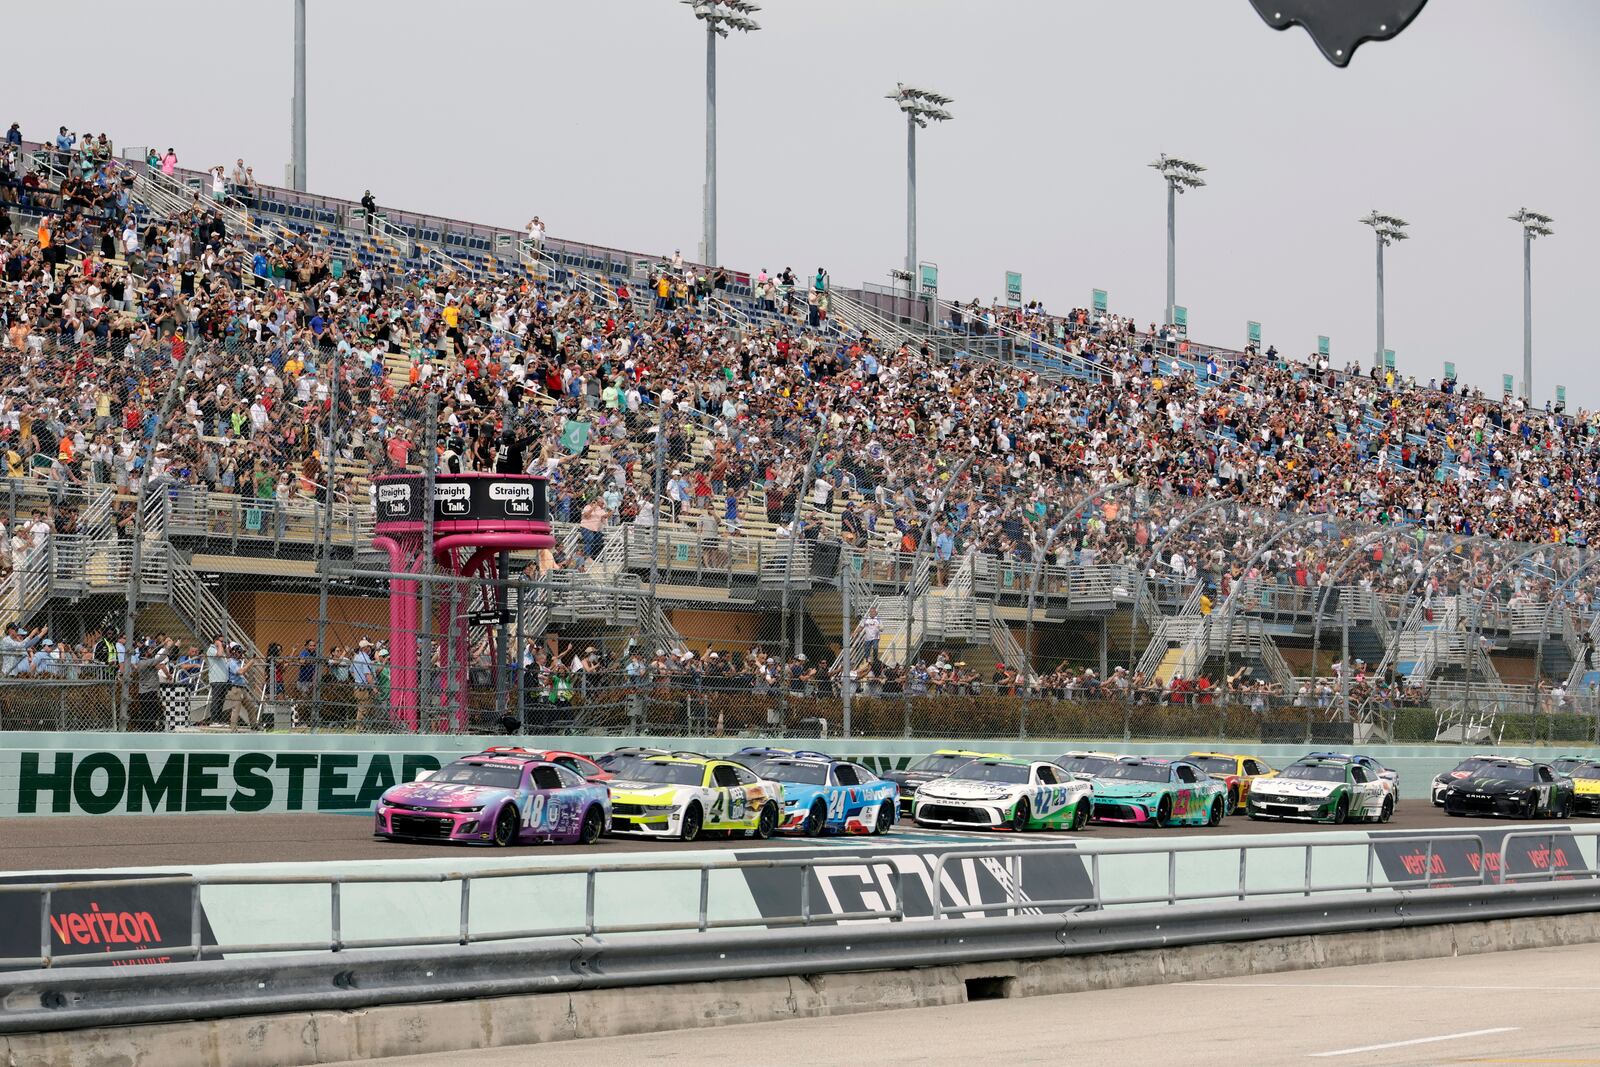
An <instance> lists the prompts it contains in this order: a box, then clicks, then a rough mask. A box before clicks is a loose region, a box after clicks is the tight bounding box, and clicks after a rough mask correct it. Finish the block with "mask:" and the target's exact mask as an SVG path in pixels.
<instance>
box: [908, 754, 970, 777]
mask: <svg viewBox="0 0 1600 1067" xmlns="http://www.w3.org/2000/svg"><path fill="white" fill-rule="evenodd" d="M971 762H972V757H971V756H956V755H952V754H950V753H948V752H945V753H940V752H935V753H934V754H933V755H931V756H923V757H922V758H921V759H919V760H917V762H915V763H913V764H912V765H911V766H910V767H909V768H908V769H909V770H912V771H935V772H937V773H939V774H949V773H950V772H951V771H953V770H955V769H956V768H957V767H961V766H964V765H965V764H968V763H971Z"/></svg>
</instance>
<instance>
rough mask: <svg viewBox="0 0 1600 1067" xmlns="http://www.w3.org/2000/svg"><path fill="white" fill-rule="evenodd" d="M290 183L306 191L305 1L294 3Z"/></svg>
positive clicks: (294, 187) (299, 0)
mask: <svg viewBox="0 0 1600 1067" xmlns="http://www.w3.org/2000/svg"><path fill="white" fill-rule="evenodd" d="M289 126H290V130H289V154H290V157H291V161H290V163H289V167H290V169H291V170H292V171H293V173H292V174H290V175H289V184H290V186H291V187H292V188H293V189H294V190H295V191H296V192H301V193H303V192H305V191H306V0H294V103H293V108H292V110H291V113H290V116H289Z"/></svg>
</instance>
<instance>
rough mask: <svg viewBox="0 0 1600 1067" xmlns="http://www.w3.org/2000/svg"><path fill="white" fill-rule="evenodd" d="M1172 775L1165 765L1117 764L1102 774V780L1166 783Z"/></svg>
mask: <svg viewBox="0 0 1600 1067" xmlns="http://www.w3.org/2000/svg"><path fill="white" fill-rule="evenodd" d="M1171 774H1172V771H1171V769H1170V768H1168V767H1167V766H1166V764H1164V763H1117V764H1113V765H1112V766H1110V767H1107V768H1106V769H1105V770H1103V771H1101V772H1100V777H1101V778H1131V779H1132V780H1133V781H1135V782H1165V781H1166V780H1167V779H1168V777H1169V776H1170V775H1171Z"/></svg>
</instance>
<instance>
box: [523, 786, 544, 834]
mask: <svg viewBox="0 0 1600 1067" xmlns="http://www.w3.org/2000/svg"><path fill="white" fill-rule="evenodd" d="M544 814H545V796H544V794H543V793H535V794H534V795H533V796H531V797H529V798H528V802H527V803H526V804H524V805H523V806H522V825H523V826H526V827H528V828H529V829H532V828H533V827H535V826H543V825H544Z"/></svg>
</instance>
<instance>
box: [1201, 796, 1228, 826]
mask: <svg viewBox="0 0 1600 1067" xmlns="http://www.w3.org/2000/svg"><path fill="white" fill-rule="evenodd" d="M1227 815H1228V809H1227V808H1226V807H1224V806H1223V803H1222V798H1221V797H1217V798H1216V799H1215V800H1213V801H1212V802H1211V818H1210V819H1208V820H1206V825H1207V826H1221V825H1222V820H1223V819H1225V818H1227Z"/></svg>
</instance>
